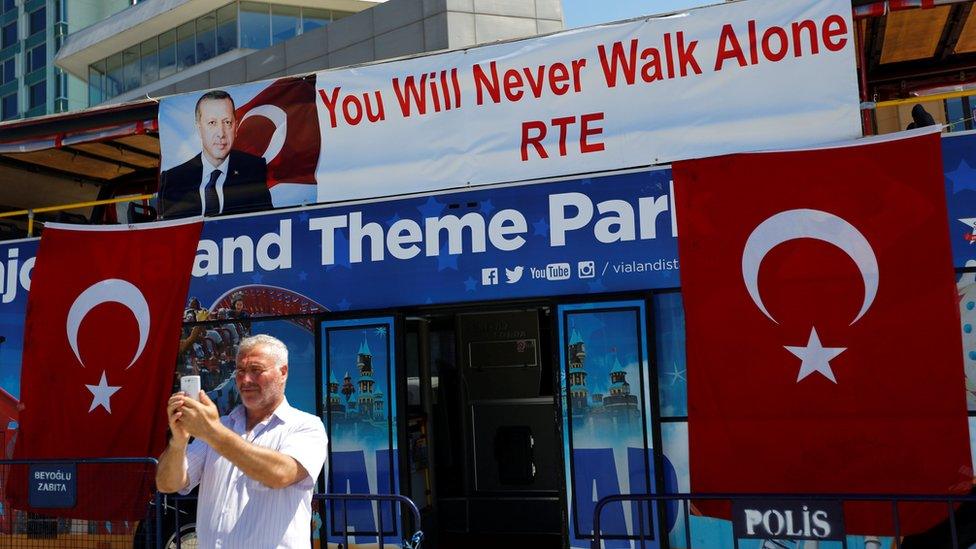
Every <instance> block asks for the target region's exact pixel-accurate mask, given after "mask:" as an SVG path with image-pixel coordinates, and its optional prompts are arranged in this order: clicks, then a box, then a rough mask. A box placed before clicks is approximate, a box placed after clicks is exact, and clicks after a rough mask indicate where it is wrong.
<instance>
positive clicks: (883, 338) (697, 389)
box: [674, 131, 972, 534]
mask: <svg viewBox="0 0 976 549" xmlns="http://www.w3.org/2000/svg"><path fill="white" fill-rule="evenodd" d="M918 134H922V135H918ZM674 182H675V197H676V204H677V208H678V214H677V217H678V232H679V234H680V235H681V236H680V238H679V240H678V246H679V254H680V260H681V285H682V291H683V296H684V307H685V315H686V327H687V338H688V339H687V353H688V354H687V356H688V427H689V450H690V465H691V488H692V491H693V492H698V493H708V492H710V493H716V492H726V493H779V494H783V493H793V494H806V493H821V494H822V493H847V494H850V493H861V494H881V493H885V494H906V493H908V494H953V493H968V491H969V488H970V487H971V484H970V482H971V477H972V472H971V458H970V454H969V436H968V427H967V417H966V400H965V382H964V372H963V364H962V362H961V359H960V348H961V344H962V343H961V335H960V330H959V310H958V307H957V301H956V288H955V283H954V282H955V277H954V275H953V268H952V261H951V257H950V253H951V252H950V246H949V239H948V233H947V226H946V219H947V214H946V204H945V195H944V188H943V177H942V161H941V149H940V142H939V135H938V133H931V131H928V132H915V135H913V136H910V137H907V138H905V137H903V138H895V139H891V138H889V139H884V138H874V139H867V140H863V142H862V143H859V144H855V145H851V146H843V147H836V148H823V149H817V150H803V151H792V152H774V153H752V154H738V155H731V156H723V157H717V158H708V159H702V160H691V161H687V162H678V163H676V164H675V165H674ZM704 507H705V509H706V510H707V512H709V514H711V513H714V512H716V508H715V506H709V505H707V504H706V505H704ZM900 509H901V517H900V520H901V523H900V527H901V533H903V534H904V533H909V532H914V531H918V530H921V529H924V528H925V527H928V526H930V525H932V524H933V523H935V522H938V521H940V520H945V519H946V517H947V514H946V506H945V504H944V503H943V504H929V505H902V506H901V507H900ZM797 520H799V517H797ZM845 522H846V525H847V532H848V533H864V534H885V533H891V532H892V531H893V526H894V525H893V524H892V508H891V505H890V504H870V505H868V504H846V505H845ZM797 524H798V523H797ZM797 527H799V526H797Z"/></svg>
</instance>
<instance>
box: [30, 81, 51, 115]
mask: <svg viewBox="0 0 976 549" xmlns="http://www.w3.org/2000/svg"><path fill="white" fill-rule="evenodd" d="M46 104H47V81H46V80H41V81H40V82H38V83H37V84H34V85H33V86H31V87H30V107H29V108H31V109H34V108H37V107H43V106H44V105H46Z"/></svg>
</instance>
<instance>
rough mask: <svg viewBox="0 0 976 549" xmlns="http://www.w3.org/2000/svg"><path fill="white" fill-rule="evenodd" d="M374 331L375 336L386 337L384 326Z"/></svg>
mask: <svg viewBox="0 0 976 549" xmlns="http://www.w3.org/2000/svg"><path fill="white" fill-rule="evenodd" d="M374 331H375V332H376V335H378V336H380V337H386V326H379V327H378V328H376V329H375V330H374Z"/></svg>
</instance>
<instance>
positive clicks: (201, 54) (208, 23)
mask: <svg viewBox="0 0 976 549" xmlns="http://www.w3.org/2000/svg"><path fill="white" fill-rule="evenodd" d="M216 29H217V15H216V14H215V13H213V12H211V13H208V14H207V15H204V16H203V17H198V18H197V40H196V44H197V63H203V62H204V61H206V60H207V59H210V58H211V57H213V56H214V55H216V54H215V53H214V52H216V51H217V37H216Z"/></svg>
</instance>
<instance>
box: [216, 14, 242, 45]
mask: <svg viewBox="0 0 976 549" xmlns="http://www.w3.org/2000/svg"><path fill="white" fill-rule="evenodd" d="M236 47H237V4H236V3H234V4H227V5H226V6H224V7H222V8H220V9H219V10H217V55H220V54H222V53H227V52H229V51H230V50H232V49H234V48H236Z"/></svg>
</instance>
